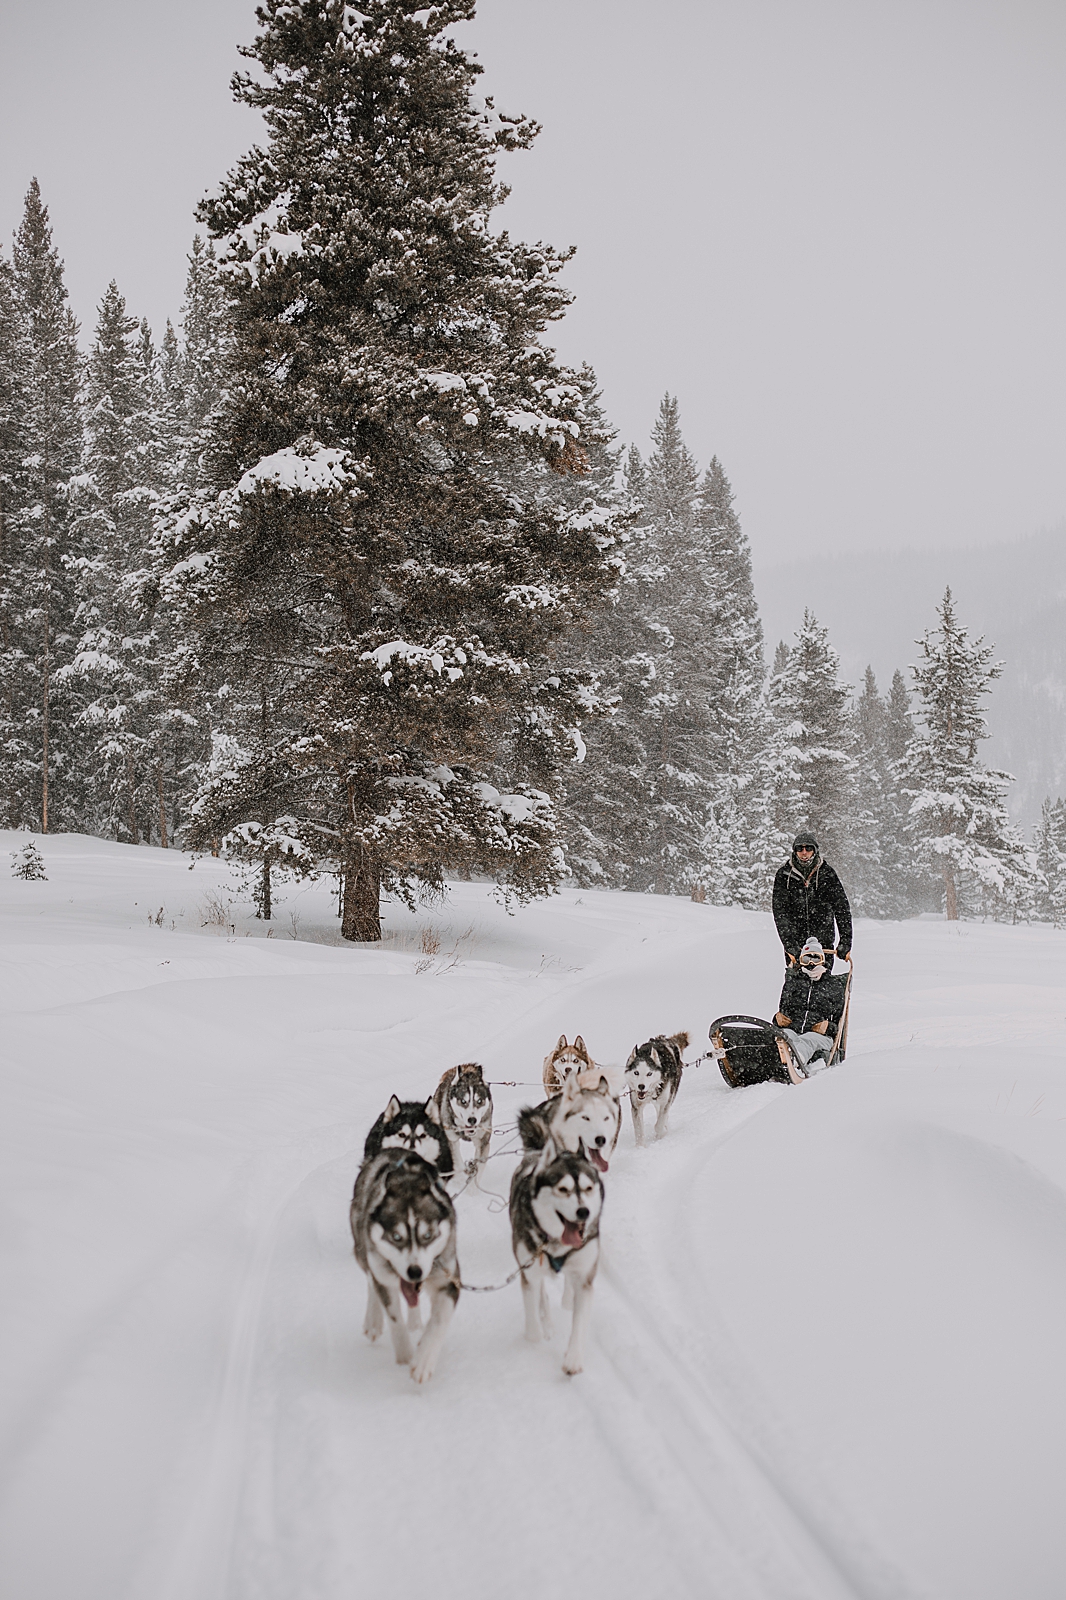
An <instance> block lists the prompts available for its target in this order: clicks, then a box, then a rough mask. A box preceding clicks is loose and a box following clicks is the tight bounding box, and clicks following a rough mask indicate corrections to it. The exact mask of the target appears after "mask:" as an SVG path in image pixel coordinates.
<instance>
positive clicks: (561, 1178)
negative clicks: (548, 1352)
mask: <svg viewBox="0 0 1066 1600" xmlns="http://www.w3.org/2000/svg"><path fill="white" fill-rule="evenodd" d="M602 1209H603V1180H602V1178H601V1177H600V1175H599V1173H598V1172H597V1171H596V1168H595V1167H594V1166H593V1165H592V1163H591V1162H590V1161H586V1159H585V1157H584V1156H582V1155H576V1154H574V1152H573V1151H570V1150H561V1149H560V1148H559V1146H558V1145H556V1144H555V1142H554V1141H553V1140H551V1139H549V1140H548V1142H547V1143H546V1144H545V1145H544V1146H543V1147H542V1148H541V1149H539V1150H527V1151H526V1154H525V1155H524V1156H523V1157H522V1160H521V1161H520V1162H519V1164H518V1166H517V1167H516V1168H515V1173H514V1177H513V1178H512V1179H511V1206H510V1210H511V1243H512V1245H513V1247H514V1254H515V1260H516V1261H517V1262H518V1265H519V1267H520V1268H521V1277H522V1303H523V1305H524V1308H525V1314H526V1338H527V1339H529V1340H531V1341H532V1342H533V1343H538V1342H539V1341H540V1340H541V1339H550V1338H551V1334H552V1324H551V1312H550V1310H549V1308H548V1282H549V1280H550V1278H551V1277H552V1276H554V1275H558V1274H562V1275H563V1277H564V1279H565V1281H566V1291H567V1292H566V1293H565V1294H564V1297H563V1303H564V1305H565V1304H567V1302H568V1301H569V1302H570V1303H571V1304H572V1305H573V1313H574V1314H573V1321H572V1323H571V1326H570V1338H569V1341H568V1342H567V1346H566V1354H565V1355H564V1356H563V1371H564V1372H566V1373H569V1374H570V1375H571V1376H573V1375H574V1374H575V1373H578V1372H580V1371H581V1367H582V1361H583V1353H582V1345H583V1340H584V1332H585V1327H586V1325H587V1323H588V1318H589V1312H590V1311H591V1310H592V1283H593V1279H594V1278H595V1276H596V1268H597V1267H598V1266H599V1261H600V1212H601V1211H602Z"/></svg>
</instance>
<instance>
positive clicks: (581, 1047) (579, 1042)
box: [574, 1034, 592, 1061]
mask: <svg viewBox="0 0 1066 1600" xmlns="http://www.w3.org/2000/svg"><path fill="white" fill-rule="evenodd" d="M574 1049H575V1050H577V1051H578V1052H579V1054H581V1055H583V1056H584V1057H585V1059H586V1060H587V1061H591V1060H592V1057H591V1056H590V1055H589V1053H588V1050H587V1049H586V1047H585V1041H584V1039H583V1038H582V1037H581V1035H580V1034H578V1036H577V1038H576V1039H575V1040H574Z"/></svg>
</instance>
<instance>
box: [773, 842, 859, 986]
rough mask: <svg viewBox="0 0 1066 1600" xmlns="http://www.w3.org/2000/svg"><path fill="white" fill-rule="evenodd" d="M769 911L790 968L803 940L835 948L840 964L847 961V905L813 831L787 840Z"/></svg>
mask: <svg viewBox="0 0 1066 1600" xmlns="http://www.w3.org/2000/svg"><path fill="white" fill-rule="evenodd" d="M773 907H774V921H775V923H776V924H777V932H778V937H779V938H780V940H781V943H782V944H783V945H784V947H785V960H786V961H787V963H788V965H789V966H790V967H791V966H794V965H795V964H796V962H798V960H799V953H800V951H801V950H802V949H803V946H804V945H805V944H806V943H807V940H808V939H817V941H818V943H819V944H820V945H821V946H822V949H823V950H825V951H827V952H829V951H833V950H835V951H836V953H837V954H838V955H839V956H840V959H841V960H842V961H848V960H850V958H851V906H850V905H849V904H848V897H847V895H846V894H845V893H844V885H843V884H842V883H841V881H840V879H839V878H838V877H837V875H836V873H835V872H834V871H833V869H832V867H831V866H830V865H829V863H828V861H826V860H825V859H824V858H823V856H822V852H821V851H820V850H819V848H818V840H817V839H816V838H815V837H814V834H813V833H797V835H796V837H795V839H794V840H793V841H792V854H791V855H790V856H789V858H788V860H787V861H786V862H785V864H784V866H783V867H779V868H778V872H777V876H776V878H775V879H774V899H773ZM829 970H830V972H831V971H832V970H833V964H832V962H831V961H830V963H829Z"/></svg>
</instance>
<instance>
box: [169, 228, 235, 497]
mask: <svg viewBox="0 0 1066 1600" xmlns="http://www.w3.org/2000/svg"><path fill="white" fill-rule="evenodd" d="M181 329H182V350H181V387H182V400H183V417H182V430H181V431H182V447H181V450H180V453H179V458H178V459H179V472H178V478H179V481H180V482H181V483H182V484H185V485H188V486H189V487H190V488H194V489H195V488H199V487H200V485H201V484H203V483H204V482H205V481H206V479H207V477H208V475H209V468H208V464H207V462H206V459H205V456H206V454H207V453H208V452H209V451H210V449H211V447H212V440H213V435H212V431H211V426H210V423H211V418H212V414H213V412H214V410H215V408H216V406H217V405H218V404H219V402H220V400H221V398H222V393H223V390H224V388H225V384H226V374H227V370H228V362H229V358H230V353H231V351H230V346H231V332H232V330H231V323H230V306H229V300H228V297H227V294H226V289H225V285H224V284H223V283H222V280H221V278H220V277H219V271H218V255H217V252H216V250H215V246H214V242H213V241H212V240H208V242H207V243H206V244H205V243H204V241H203V240H202V239H201V237H200V235H199V234H197V235H196V236H195V238H194V239H193V242H192V249H191V250H190V252H189V257H188V271H187V273H186V278H185V300H184V303H183V306H182V313H181Z"/></svg>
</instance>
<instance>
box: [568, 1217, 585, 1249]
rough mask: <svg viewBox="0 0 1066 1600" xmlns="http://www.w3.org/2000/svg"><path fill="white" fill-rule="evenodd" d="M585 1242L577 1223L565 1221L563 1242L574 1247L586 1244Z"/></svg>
mask: <svg viewBox="0 0 1066 1600" xmlns="http://www.w3.org/2000/svg"><path fill="white" fill-rule="evenodd" d="M584 1242H585V1241H584V1239H583V1238H582V1236H581V1231H580V1229H579V1228H578V1227H577V1225H576V1223H573V1222H564V1223H563V1243H564V1244H568V1245H571V1246H572V1247H574V1248H576V1247H577V1246H578V1245H581V1244H584Z"/></svg>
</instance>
